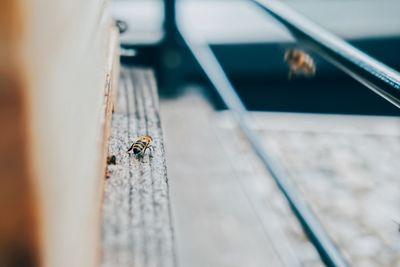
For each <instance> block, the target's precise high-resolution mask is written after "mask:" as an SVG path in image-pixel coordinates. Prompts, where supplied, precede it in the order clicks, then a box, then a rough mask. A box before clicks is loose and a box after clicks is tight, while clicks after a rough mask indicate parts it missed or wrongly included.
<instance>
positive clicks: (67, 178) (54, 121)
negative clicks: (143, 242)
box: [22, 0, 111, 267]
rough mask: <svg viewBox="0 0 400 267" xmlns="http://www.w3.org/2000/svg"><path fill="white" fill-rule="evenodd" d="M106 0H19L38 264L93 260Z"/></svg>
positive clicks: (85, 266)
mask: <svg viewBox="0 0 400 267" xmlns="http://www.w3.org/2000/svg"><path fill="white" fill-rule="evenodd" d="M107 2H108V1H106V0H89V1H85V0H68V1H61V0H57V1H54V0H23V1H22V3H23V9H24V15H25V16H24V21H23V26H24V28H25V29H26V32H25V38H24V41H23V43H22V47H23V51H24V55H23V58H24V62H25V73H26V75H27V82H26V92H27V94H28V97H27V99H28V103H27V104H28V110H29V122H30V130H31V136H30V141H31V144H32V147H31V150H30V151H31V157H32V159H33V168H34V169H33V172H34V175H35V177H37V181H36V183H35V184H36V185H37V189H38V190H37V191H38V196H39V211H40V226H41V229H40V234H41V236H40V237H41V238H40V240H41V245H42V254H43V255H42V259H43V266H46V267H54V266H57V267H71V266H74V267H93V266H96V264H97V262H98V252H99V250H98V243H99V242H98V241H99V211H100V202H101V201H100V200H101V185H102V183H103V182H102V180H101V179H102V178H103V177H101V173H100V171H99V170H100V168H101V158H102V151H101V149H102V145H101V144H102V142H103V140H102V138H103V126H104V119H103V116H104V103H103V101H104V94H105V88H106V79H107V78H106V77H107V72H108V71H109V68H110V67H109V66H108V64H107V62H108V58H109V51H110V49H109V48H110V45H109V43H110V29H111V19H110V16H109V14H108V3H107Z"/></svg>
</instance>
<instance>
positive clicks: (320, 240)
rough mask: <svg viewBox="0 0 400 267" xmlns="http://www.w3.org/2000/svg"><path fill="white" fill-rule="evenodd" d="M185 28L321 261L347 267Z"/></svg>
mask: <svg viewBox="0 0 400 267" xmlns="http://www.w3.org/2000/svg"><path fill="white" fill-rule="evenodd" d="M184 26H185V25H183V24H182V23H180V20H179V18H178V20H177V27H178V31H179V32H180V34H181V37H182V39H183V40H184V41H185V43H186V44H187V46H188V48H189V50H190V51H191V52H192V53H193V55H194V57H195V59H196V60H197V61H198V63H199V64H200V66H201V67H202V69H203V71H204V72H205V73H206V75H207V76H208V78H209V79H210V81H211V82H212V84H213V85H214V87H215V89H216V90H217V92H218V94H219V95H220V96H221V98H222V100H223V101H224V103H225V104H226V106H227V107H228V108H229V109H230V110H231V111H232V114H233V115H234V117H235V119H236V120H237V122H238V124H239V125H240V127H241V129H242V131H243V133H244V134H245V135H246V137H247V139H248V140H249V142H250V144H251V146H252V148H253V149H254V150H255V152H256V154H257V155H258V157H259V158H260V159H261V161H262V162H263V163H264V165H265V167H266V169H267V171H268V172H269V173H270V174H271V176H272V177H273V179H274V180H275V182H276V184H277V185H278V187H279V188H280V190H281V191H282V193H283V194H284V196H285V197H286V199H287V201H288V202H289V204H290V206H291V208H292V210H293V212H294V214H295V215H296V217H297V218H298V220H299V222H300V223H301V225H302V227H303V229H304V231H305V233H306V234H307V235H308V237H309V238H310V240H311V242H312V243H313V244H314V246H315V248H316V249H317V251H318V253H319V255H320V257H321V259H322V260H323V261H324V263H325V264H326V265H327V266H335V267H338V266H340V267H342V266H348V264H347V263H346V261H345V260H344V258H343V256H342V255H341V254H340V252H339V251H338V249H337V248H336V246H335V245H334V244H333V242H332V241H331V240H330V238H329V237H328V235H327V234H326V232H325V230H324V229H323V227H322V225H321V224H320V222H319V221H318V219H317V218H316V217H315V216H314V214H313V213H312V212H311V210H310V209H309V207H308V206H307V205H306V203H304V201H303V200H302V199H301V197H300V196H299V195H298V193H297V191H296V190H295V189H294V188H293V186H292V185H291V183H290V179H289V178H288V177H287V175H286V173H285V172H284V171H283V170H282V169H281V168H280V167H279V166H278V165H277V164H276V163H275V162H274V160H273V159H272V158H271V157H270V156H269V155H268V153H267V151H266V150H265V148H264V145H263V143H262V141H261V139H260V138H259V137H258V135H257V133H256V132H255V131H254V130H253V129H251V128H250V127H249V122H248V115H247V109H246V107H245V106H244V105H243V103H242V101H241V100H240V98H239V96H238V95H237V93H236V91H235V89H234V88H233V86H232V84H231V83H230V81H229V79H228V77H227V76H226V74H225V73H224V70H223V69H222V67H221V65H220V64H219V63H218V60H217V58H216V57H215V55H214V54H213V52H212V51H211V49H210V47H209V45H208V44H207V43H206V42H204V40H202V39H201V37H199V36H196V35H194V33H193V32H192V31H191V30H190V29H185V28H184Z"/></svg>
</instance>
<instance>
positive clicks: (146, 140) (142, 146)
mask: <svg viewBox="0 0 400 267" xmlns="http://www.w3.org/2000/svg"><path fill="white" fill-rule="evenodd" d="M152 142H153V138H152V137H151V136H149V135H143V136H140V137H139V138H138V139H137V140H136V141H135V142H134V143H133V144H132V146H131V147H130V148H129V149H128V151H127V152H129V151H131V150H132V152H133V155H135V156H136V157H137V158H141V157H143V155H144V153H145V152H146V150H147V149H148V148H151V147H152V146H151V143H152Z"/></svg>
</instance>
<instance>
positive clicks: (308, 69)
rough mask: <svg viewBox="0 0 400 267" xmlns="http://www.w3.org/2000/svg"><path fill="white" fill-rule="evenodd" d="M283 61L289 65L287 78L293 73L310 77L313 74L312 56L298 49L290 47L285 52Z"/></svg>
mask: <svg viewBox="0 0 400 267" xmlns="http://www.w3.org/2000/svg"><path fill="white" fill-rule="evenodd" d="M285 61H286V62H287V63H288V65H289V80H290V79H291V78H292V75H293V74H296V75H304V76H306V77H312V76H314V74H315V70H316V67H315V63H314V60H313V58H312V57H311V56H310V55H309V54H307V53H306V52H304V51H303V50H299V49H290V50H288V51H286V53H285Z"/></svg>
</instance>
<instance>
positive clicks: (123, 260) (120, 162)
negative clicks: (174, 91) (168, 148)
mask: <svg viewBox="0 0 400 267" xmlns="http://www.w3.org/2000/svg"><path fill="white" fill-rule="evenodd" d="M145 134H147V135H150V136H152V137H153V139H154V144H153V146H154V149H153V151H152V152H151V153H150V152H149V151H148V152H147V153H146V154H145V156H144V158H143V160H137V159H136V158H134V157H133V156H130V155H129V154H128V153H127V149H128V148H129V146H130V145H131V144H132V142H133V141H134V140H135V138H136V137H138V136H140V135H145ZM150 154H151V156H152V157H150ZM109 156H115V157H116V164H115V165H112V164H110V165H108V169H107V180H106V182H105V193H104V203H103V220H104V221H103V229H102V236H103V259H102V266H104V267H106V266H107V267H108V266H110V267H123V266H141V267H146V266H166V267H169V266H176V264H175V249H174V242H173V226H172V222H171V211H170V202H169V185H168V178H167V173H166V165H165V155H164V142H163V135H162V130H161V123H160V116H159V108H158V99H157V92H156V84H155V80H154V76H153V74H152V72H151V71H149V70H141V69H126V68H123V69H122V71H121V81H120V91H119V97H118V101H117V107H116V109H115V112H114V114H113V121H112V127H111V137H110V146H109Z"/></svg>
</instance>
